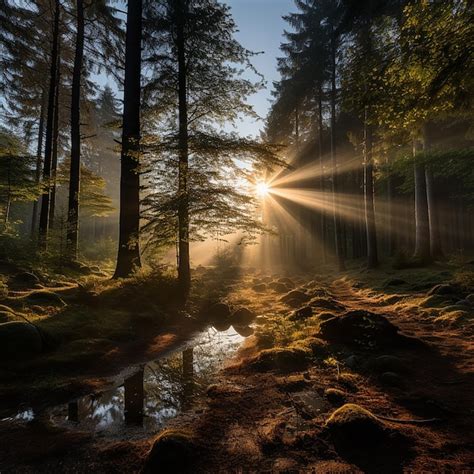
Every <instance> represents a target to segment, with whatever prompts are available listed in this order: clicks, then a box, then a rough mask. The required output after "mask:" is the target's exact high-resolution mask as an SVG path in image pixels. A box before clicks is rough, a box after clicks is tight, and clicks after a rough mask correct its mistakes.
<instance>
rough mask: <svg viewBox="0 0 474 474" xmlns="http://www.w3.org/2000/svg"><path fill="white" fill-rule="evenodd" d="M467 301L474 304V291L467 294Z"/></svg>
mask: <svg viewBox="0 0 474 474" xmlns="http://www.w3.org/2000/svg"><path fill="white" fill-rule="evenodd" d="M466 301H469V303H470V304H474V293H471V294H470V295H468V296H466Z"/></svg>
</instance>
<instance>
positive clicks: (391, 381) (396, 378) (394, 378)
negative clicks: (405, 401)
mask: <svg viewBox="0 0 474 474" xmlns="http://www.w3.org/2000/svg"><path fill="white" fill-rule="evenodd" d="M380 381H381V382H382V383H383V384H384V385H388V386H389V387H402V386H403V379H402V377H400V375H398V374H396V373H395V372H384V373H383V374H382V375H381V376H380Z"/></svg>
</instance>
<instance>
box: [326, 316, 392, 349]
mask: <svg viewBox="0 0 474 474" xmlns="http://www.w3.org/2000/svg"><path fill="white" fill-rule="evenodd" d="M319 333H320V337H322V338H323V339H326V340H328V341H331V342H336V343H342V344H348V345H359V346H364V347H369V348H372V347H375V346H381V345H385V344H391V343H393V342H394V339H396V338H397V336H398V328H397V327H396V326H395V325H394V324H392V323H391V322H390V321H389V320H388V319H387V318H385V317H384V316H381V315H379V314H375V313H371V312H370V311H363V310H355V311H348V312H347V313H345V314H344V315H342V316H340V317H335V318H332V319H328V320H327V321H323V322H322V323H321V324H320V329H319Z"/></svg>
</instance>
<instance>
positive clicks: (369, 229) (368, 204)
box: [364, 109, 379, 268]
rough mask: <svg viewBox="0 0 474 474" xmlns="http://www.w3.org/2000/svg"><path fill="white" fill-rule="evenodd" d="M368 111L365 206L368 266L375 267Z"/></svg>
mask: <svg viewBox="0 0 474 474" xmlns="http://www.w3.org/2000/svg"><path fill="white" fill-rule="evenodd" d="M367 120H368V112H367V109H366V111H365V121H364V122H365V123H364V205H365V206H364V207H365V227H366V233H367V266H368V267H369V268H375V267H376V266H377V265H378V263H379V261H378V253H377V229H376V227H375V206H374V173H373V170H374V163H373V159H372V149H373V146H372V127H371V126H370V125H369V124H368V123H367Z"/></svg>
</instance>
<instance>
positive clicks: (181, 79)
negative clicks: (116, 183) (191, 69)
mask: <svg viewBox="0 0 474 474" xmlns="http://www.w3.org/2000/svg"><path fill="white" fill-rule="evenodd" d="M185 5H186V2H185V1H184V0H178V6H177V35H176V46H177V52H178V96H179V97H178V99H179V104H178V107H179V132H178V133H179V176H178V197H179V205H178V252H179V261H178V262H179V263H178V280H179V284H180V287H181V289H182V290H183V292H185V293H187V292H188V291H189V288H190V286H191V271H190V262H189V194H188V159H189V157H188V154H189V149H188V101H187V84H186V82H187V81H186V75H187V71H186V51H185V38H184V34H185V33H184V29H185V22H186V14H187V12H186V6H185Z"/></svg>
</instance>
